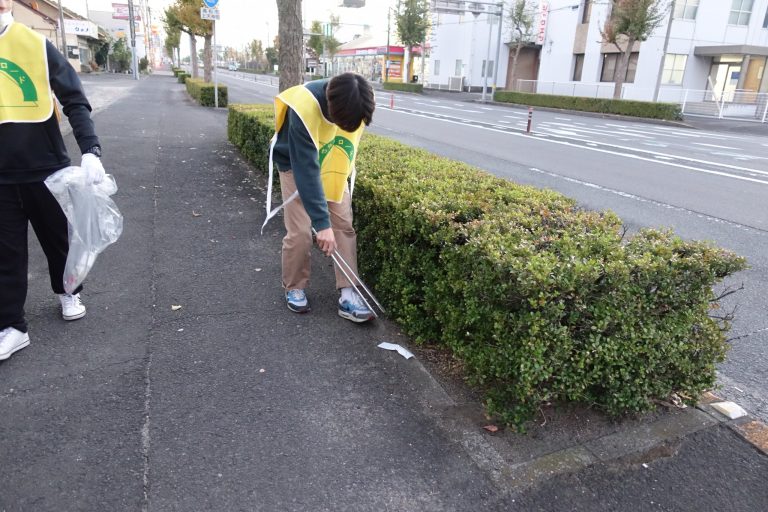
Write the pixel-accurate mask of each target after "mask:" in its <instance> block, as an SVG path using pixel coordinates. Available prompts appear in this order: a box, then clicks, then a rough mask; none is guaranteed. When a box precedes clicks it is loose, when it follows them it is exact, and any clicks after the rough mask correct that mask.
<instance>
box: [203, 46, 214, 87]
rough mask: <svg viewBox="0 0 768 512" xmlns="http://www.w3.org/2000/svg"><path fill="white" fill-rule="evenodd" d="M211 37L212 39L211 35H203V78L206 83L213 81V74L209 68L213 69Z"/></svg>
mask: <svg viewBox="0 0 768 512" xmlns="http://www.w3.org/2000/svg"><path fill="white" fill-rule="evenodd" d="M211 39H213V36H205V43H204V46H203V78H204V80H205V81H206V82H207V83H211V82H213V74H212V73H211V70H212V69H213V66H212V64H213V62H212V58H213V52H212V50H211Z"/></svg>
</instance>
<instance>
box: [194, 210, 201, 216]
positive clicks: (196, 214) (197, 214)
mask: <svg viewBox="0 0 768 512" xmlns="http://www.w3.org/2000/svg"><path fill="white" fill-rule="evenodd" d="M201 215H202V213H197V212H196V211H195V210H192V216H193V217H199V216H201Z"/></svg>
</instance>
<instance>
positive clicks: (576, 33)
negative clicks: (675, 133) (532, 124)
mask: <svg viewBox="0 0 768 512" xmlns="http://www.w3.org/2000/svg"><path fill="white" fill-rule="evenodd" d="M767 11H768V0H677V2H676V8H675V12H674V13H673V16H672V18H673V19H672V25H671V28H670V37H669V41H668V46H667V50H666V54H665V52H664V44H665V39H666V34H667V25H668V23H669V17H667V18H666V19H665V20H664V22H662V24H661V26H659V27H658V28H657V29H656V30H655V32H654V33H653V35H652V36H651V37H650V38H649V39H648V40H647V41H645V42H643V43H638V44H636V46H635V48H634V51H633V53H632V57H631V59H630V65H629V69H628V70H627V77H626V80H627V84H626V85H625V87H624V90H623V94H622V96H623V97H624V98H625V99H638V100H653V99H654V95H655V90H656V85H657V79H658V77H659V74H661V89H660V94H659V100H660V101H681V102H684V101H693V102H697V101H701V102H703V101H705V100H706V98H707V97H709V101H712V100H713V99H714V100H719V99H720V98H727V101H728V102H731V101H736V102H743V101H746V100H745V99H744V98H746V99H747V100H748V99H749V98H753V101H756V100H754V98H757V95H756V94H755V93H757V92H768V76H766V74H765V66H766V58H767V57H768V12H767ZM609 15H610V2H609V1H608V0H551V1H550V2H549V16H548V22H547V27H546V36H545V40H544V43H543V46H542V50H541V62H540V68H539V74H538V83H537V84H519V85H521V86H526V85H530V87H531V88H532V89H533V90H535V92H539V93H554V94H569V95H577V96H600V97H610V96H611V95H612V93H613V85H614V84H613V81H614V76H613V75H614V70H615V66H616V64H617V61H618V58H619V53H618V49H617V48H616V47H615V46H614V45H607V44H604V43H601V42H600V41H601V40H602V37H601V35H600V29H601V28H602V27H603V26H604V25H605V21H606V19H607V18H608V16H609ZM520 88H521V89H524V87H520ZM705 91H708V93H707V92H705ZM532 92H533V91H532ZM739 98H741V99H739ZM724 101H726V100H724Z"/></svg>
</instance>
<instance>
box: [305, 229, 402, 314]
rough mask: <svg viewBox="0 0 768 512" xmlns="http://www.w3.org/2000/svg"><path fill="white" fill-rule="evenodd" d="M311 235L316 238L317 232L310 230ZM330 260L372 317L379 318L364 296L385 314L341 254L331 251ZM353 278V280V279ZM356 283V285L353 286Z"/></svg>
mask: <svg viewBox="0 0 768 512" xmlns="http://www.w3.org/2000/svg"><path fill="white" fill-rule="evenodd" d="M312 233H313V234H314V235H315V236H317V231H316V230H315V228H312ZM331 259H333V263H334V264H335V265H336V266H337V267H339V270H341V273H342V274H344V277H346V278H347V280H348V281H349V282H350V283H351V284H352V288H354V289H355V292H357V295H359V296H360V298H361V299H363V302H365V305H366V307H367V308H368V309H369V310H370V311H371V313H373V316H375V317H376V318H378V317H379V315H377V314H376V311H375V310H374V309H373V308H372V307H371V304H370V303H369V302H368V300H367V299H366V298H365V295H366V294H367V295H368V298H369V299H371V301H373V303H374V304H376V307H377V308H379V311H381V312H382V313H384V314H386V313H387V312H386V310H385V309H384V308H383V307H382V305H381V303H380V302H379V301H378V300H376V296H375V295H374V294H373V292H372V291H371V290H369V289H368V287H367V286H365V283H364V282H363V280H362V279H360V276H358V275H357V274H355V271H354V270H352V267H350V266H349V263H347V262H346V260H344V258H342V257H341V254H339V251H337V250H336V249H334V250H333V253H331ZM353 278H354V279H353ZM355 283H357V284H355ZM357 285H360V287H361V288H362V289H363V290H365V294H363V293H362V292H361V291H360V288H358V287H357Z"/></svg>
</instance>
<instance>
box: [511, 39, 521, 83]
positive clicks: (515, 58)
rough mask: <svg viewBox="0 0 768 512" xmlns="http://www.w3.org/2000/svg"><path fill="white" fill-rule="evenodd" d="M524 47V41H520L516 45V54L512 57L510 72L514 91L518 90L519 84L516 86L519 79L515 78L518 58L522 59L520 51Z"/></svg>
mask: <svg viewBox="0 0 768 512" xmlns="http://www.w3.org/2000/svg"><path fill="white" fill-rule="evenodd" d="M522 47H523V43H522V41H519V42H518V43H517V44H516V45H515V54H514V55H513V56H512V69H511V70H510V72H509V78H510V81H511V82H512V90H513V91H516V90H518V89H517V84H516V78H517V77H516V76H515V74H516V73H517V59H518V57H520V49H521V48H522Z"/></svg>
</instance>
